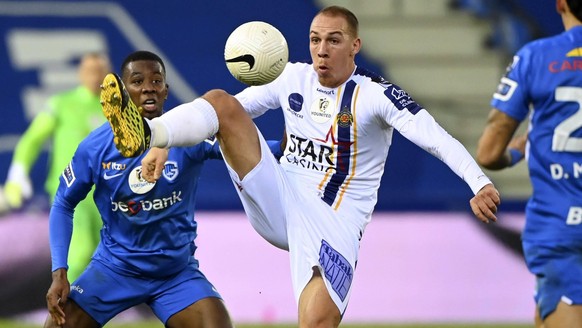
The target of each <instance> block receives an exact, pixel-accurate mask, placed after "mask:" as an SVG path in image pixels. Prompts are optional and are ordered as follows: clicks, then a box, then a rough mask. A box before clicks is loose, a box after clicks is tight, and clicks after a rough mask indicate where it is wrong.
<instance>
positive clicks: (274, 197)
mask: <svg viewBox="0 0 582 328" xmlns="http://www.w3.org/2000/svg"><path fill="white" fill-rule="evenodd" d="M259 138H260V142H261V153H262V155H261V161H260V162H259V164H257V166H256V167H255V168H253V170H252V171H251V172H249V173H248V174H247V175H246V176H245V178H244V179H243V180H242V181H241V180H240V179H239V177H238V175H237V174H236V172H234V171H233V169H232V168H231V167H230V166H229V165H228V163H227V164H226V165H227V168H228V171H229V173H230V176H231V178H232V180H233V182H234V185H235V187H236V189H237V192H238V194H239V196H240V199H241V202H242V204H243V207H244V209H245V212H246V214H247V217H248V218H249V221H250V223H251V225H252V226H253V228H254V229H255V230H256V231H257V232H258V233H259V235H261V236H262V237H263V238H265V239H266V240H267V241H268V242H270V243H271V244H273V245H275V246H277V247H279V248H282V249H286V250H289V255H290V259H291V278H292V283H293V289H294V293H295V299H296V301H297V302H298V301H299V296H301V292H302V291H303V289H304V288H305V286H306V285H307V283H308V282H309V280H310V279H311V278H312V276H313V268H318V269H319V270H320V272H321V274H322V277H324V281H325V285H326V287H327V290H328V292H329V295H330V296H331V298H332V299H333V301H334V302H335V304H336V305H337V307H338V309H339V310H340V313H341V314H342V315H343V313H344V311H345V309H346V307H347V304H348V301H349V298H350V295H351V290H352V281H353V277H354V269H355V267H356V262H357V259H358V250H359V247H360V238H361V235H362V233H363V227H362V226H361V224H359V223H358V221H357V219H355V218H352V217H351V216H342V215H341V214H340V213H338V212H337V211H334V210H333V209H332V208H331V207H330V206H329V205H327V204H326V203H325V202H324V201H323V200H321V198H320V197H319V196H318V195H317V193H316V192H315V191H314V190H313V188H309V187H307V186H303V185H302V183H301V182H300V181H299V180H298V179H297V178H296V177H294V176H293V175H292V174H291V173H288V172H286V171H285V170H284V169H283V168H282V166H281V165H279V163H278V162H277V160H276V159H275V158H274V156H273V155H272V153H271V151H270V149H269V147H268V145H267V142H266V141H265V139H264V138H263V136H262V135H261V133H260V132H259Z"/></svg>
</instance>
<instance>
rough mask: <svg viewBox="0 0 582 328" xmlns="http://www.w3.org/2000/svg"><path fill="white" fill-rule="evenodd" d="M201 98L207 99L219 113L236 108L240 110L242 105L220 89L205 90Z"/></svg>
mask: <svg viewBox="0 0 582 328" xmlns="http://www.w3.org/2000/svg"><path fill="white" fill-rule="evenodd" d="M202 98H204V99H205V100H206V101H208V102H209V103H210V104H211V105H212V107H214V110H215V111H216V112H217V113H218V114H219V115H220V112H233V111H234V110H237V109H241V110H242V106H241V104H240V103H239V102H238V100H237V99H236V98H235V97H234V96H232V95H230V94H229V93H228V92H226V91H224V90H221V89H213V90H210V91H208V92H206V93H205V94H204V96H202Z"/></svg>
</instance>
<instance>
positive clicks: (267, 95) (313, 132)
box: [237, 63, 490, 217]
mask: <svg viewBox="0 0 582 328" xmlns="http://www.w3.org/2000/svg"><path fill="white" fill-rule="evenodd" d="M237 99H239V101H240V102H241V103H242V105H243V107H244V108H245V109H246V110H247V111H248V112H249V114H250V115H251V116H252V117H253V118H254V117H257V116H260V115H261V114H263V113H264V112H265V111H267V110H268V109H271V108H281V109H282V110H283V112H284V116H285V128H286V133H287V147H286V149H285V154H284V156H283V157H282V158H281V165H283V167H284V168H285V170H287V171H289V172H291V173H292V174H293V175H294V177H296V178H297V179H300V180H303V181H304V182H305V183H306V185H308V186H310V187H311V188H314V189H317V191H318V192H319V193H320V197H321V198H322V199H323V201H324V202H326V203H328V204H329V205H330V206H331V207H332V208H334V209H335V210H339V211H350V212H353V213H354V214H356V215H359V216H364V217H369V215H370V214H371V212H372V210H373V208H374V206H375V204H376V201H377V191H378V188H379V185H380V180H381V177H382V173H383V172H384V166H385V163H386V159H387V155H388V149H389V147H390V144H391V142H392V132H393V130H394V129H396V130H398V131H399V132H400V133H401V134H402V135H403V136H404V137H406V138H407V139H409V140H411V141H412V142H414V143H415V144H417V145H418V146H420V147H421V148H423V149H425V150H427V151H428V152H430V153H431V154H433V155H434V156H436V157H437V158H439V159H441V160H443V161H444V162H445V163H446V164H447V165H448V166H449V167H450V168H451V169H452V170H453V171H454V172H455V173H456V174H457V175H459V176H460V177H461V178H463V179H464V180H465V181H466V182H467V183H468V185H469V186H470V187H471V189H472V191H473V192H474V193H476V192H477V191H478V190H479V189H481V188H482V187H483V186H484V185H486V184H487V183H489V182H490V181H489V179H488V178H487V177H486V176H485V175H484V174H483V172H482V171H481V169H480V168H479V167H478V165H477V164H476V163H475V161H474V160H473V158H472V157H471V156H470V154H469V153H468V152H467V151H466V149H465V148H464V147H463V146H462V145H461V144H460V143H459V142H458V141H457V140H456V139H454V138H453V137H451V136H450V135H449V134H448V133H447V132H446V131H444V130H443V129H442V128H441V127H440V126H439V125H438V124H437V123H436V122H435V120H434V119H433V118H432V117H431V116H430V114H429V113H428V112H427V111H426V110H423V108H422V107H421V106H419V105H418V104H417V103H415V102H414V100H412V98H411V97H410V96H409V95H408V94H407V93H406V92H405V91H404V90H402V89H400V88H399V87H398V86H397V85H395V84H392V83H389V82H388V81H386V80H384V79H382V78H381V77H380V76H377V75H374V74H372V73H370V72H369V71H366V70H364V69H361V68H357V69H356V70H355V72H354V73H353V75H352V76H351V77H350V79H348V81H347V82H346V83H344V84H342V85H341V86H339V87H337V88H326V87H323V86H321V85H320V84H319V82H318V78H317V74H316V72H315V70H314V69H313V67H312V66H311V65H309V64H304V63H289V64H287V67H286V68H285V70H284V72H283V73H282V75H281V76H280V77H279V78H278V79H276V80H275V81H274V82H272V83H270V84H268V85H265V86H259V87H250V88H247V89H245V90H244V91H242V92H241V93H239V94H238V95H237Z"/></svg>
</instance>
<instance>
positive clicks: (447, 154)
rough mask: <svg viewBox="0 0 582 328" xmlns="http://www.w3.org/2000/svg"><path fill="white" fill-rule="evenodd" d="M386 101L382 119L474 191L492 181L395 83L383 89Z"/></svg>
mask: <svg viewBox="0 0 582 328" xmlns="http://www.w3.org/2000/svg"><path fill="white" fill-rule="evenodd" d="M384 95H385V96H386V97H387V98H388V99H389V101H385V100H384V101H381V102H380V104H379V106H380V111H381V114H380V115H381V116H382V118H383V120H384V121H385V122H386V123H387V124H388V125H390V126H392V127H394V128H395V129H396V130H397V131H398V132H399V133H400V134H402V136H404V137H405V138H406V139H408V140H410V141H411V142H413V143H414V144H416V145H417V146H419V147H420V148H422V149H424V150H425V151H427V152H428V153H430V154H431V155H433V156H435V157H436V158H438V159H439V160H441V161H442V162H444V163H445V164H446V165H447V166H448V167H449V168H450V169H451V170H452V171H453V172H454V173H455V174H456V175H458V176H459V177H460V178H461V179H463V180H464V181H465V182H466V183H467V184H468V185H469V187H470V188H471V191H473V194H477V192H479V190H481V188H483V187H484V186H485V185H487V184H489V183H491V180H489V178H488V177H487V176H486V175H485V174H484V173H483V171H482V170H481V168H480V167H479V165H478V164H477V162H476V161H475V160H474V159H473V157H472V156H471V154H470V153H469V152H468V151H467V149H466V148H465V147H464V146H463V145H462V144H461V143H460V142H459V141H458V140H457V139H455V138H453V137H452V136H451V135H450V134H449V133H448V132H446V131H445V130H444V129H443V128H442V127H441V126H440V125H439V124H438V123H437V122H436V121H435V119H434V118H433V117H432V115H430V113H429V112H428V111H426V109H424V108H422V107H421V106H420V105H419V104H417V103H416V102H415V101H414V100H413V99H412V98H411V97H410V96H409V95H408V94H407V93H406V92H404V91H403V90H402V89H400V88H399V87H398V86H396V85H390V86H388V87H387V88H386V90H385V91H384Z"/></svg>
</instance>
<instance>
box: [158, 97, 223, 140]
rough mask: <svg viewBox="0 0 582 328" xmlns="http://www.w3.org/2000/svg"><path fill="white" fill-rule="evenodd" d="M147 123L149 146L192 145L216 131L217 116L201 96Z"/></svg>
mask: <svg viewBox="0 0 582 328" xmlns="http://www.w3.org/2000/svg"><path fill="white" fill-rule="evenodd" d="M148 124H149V126H150V129H151V132H152V134H151V142H150V146H151V147H161V148H164V147H180V146H193V145H196V144H199V143H201V142H202V141H204V139H207V138H210V137H212V136H213V135H215V134H216V132H218V116H217V115H216V111H215V110H214V108H213V107H212V105H211V104H210V103H209V102H208V101H206V100H205V99H203V98H197V99H195V100H194V101H192V102H189V103H185V104H182V105H179V106H177V107H174V108H173V109H171V110H170V111H168V112H166V113H164V115H162V116H160V117H156V118H154V119H152V120H150V121H148Z"/></svg>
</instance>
